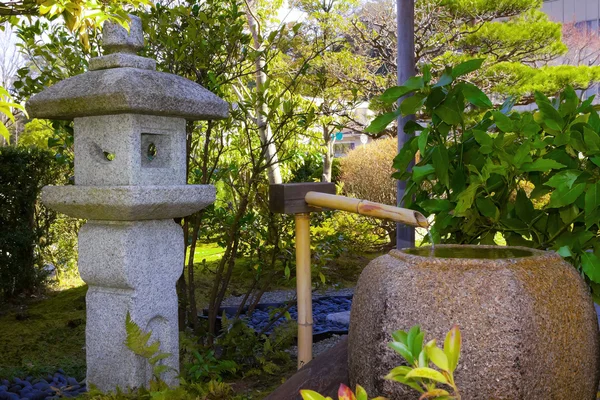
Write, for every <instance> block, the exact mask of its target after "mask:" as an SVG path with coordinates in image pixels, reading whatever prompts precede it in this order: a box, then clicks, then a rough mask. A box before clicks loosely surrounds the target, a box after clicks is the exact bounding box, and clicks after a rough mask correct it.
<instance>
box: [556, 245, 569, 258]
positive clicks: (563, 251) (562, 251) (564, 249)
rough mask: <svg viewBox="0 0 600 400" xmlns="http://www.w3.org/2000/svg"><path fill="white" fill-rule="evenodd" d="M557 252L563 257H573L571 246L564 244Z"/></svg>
mask: <svg viewBox="0 0 600 400" xmlns="http://www.w3.org/2000/svg"><path fill="white" fill-rule="evenodd" d="M556 252H557V253H558V255H559V256H561V257H563V258H567V257H573V253H572V252H571V248H570V247H569V246H562V247H561V248H560V249H558V250H556Z"/></svg>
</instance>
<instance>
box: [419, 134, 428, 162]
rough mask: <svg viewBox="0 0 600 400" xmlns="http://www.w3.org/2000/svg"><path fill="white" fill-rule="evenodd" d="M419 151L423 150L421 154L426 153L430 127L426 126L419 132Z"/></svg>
mask: <svg viewBox="0 0 600 400" xmlns="http://www.w3.org/2000/svg"><path fill="white" fill-rule="evenodd" d="M417 140H418V144H419V151H420V152H421V156H424V155H425V149H426V148H427V141H428V140H429V128H426V129H425V130H424V131H422V132H421V133H420V134H419V137H418V139H417Z"/></svg>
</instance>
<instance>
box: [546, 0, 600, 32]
mask: <svg viewBox="0 0 600 400" xmlns="http://www.w3.org/2000/svg"><path fill="white" fill-rule="evenodd" d="M542 10H543V11H544V12H545V13H546V14H548V15H549V16H550V18H551V19H552V20H554V21H560V22H567V23H568V22H584V21H593V20H595V21H596V26H598V25H597V21H598V19H600V0H546V1H544V4H543V6H542Z"/></svg>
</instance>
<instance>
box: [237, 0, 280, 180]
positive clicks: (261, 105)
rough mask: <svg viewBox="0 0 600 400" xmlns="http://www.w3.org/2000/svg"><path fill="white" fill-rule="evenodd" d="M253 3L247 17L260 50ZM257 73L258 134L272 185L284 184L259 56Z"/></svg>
mask: <svg viewBox="0 0 600 400" xmlns="http://www.w3.org/2000/svg"><path fill="white" fill-rule="evenodd" d="M253 4H254V3H253V2H252V1H247V2H246V17H247V19H248V29H249V30H250V33H251V34H252V40H253V44H254V48H255V49H256V50H259V49H260V48H261V47H262V44H261V43H260V33H259V32H260V26H259V25H258V24H259V22H258V21H257V19H256V17H255V15H254V13H253V11H252V9H251V7H252V5H253ZM254 65H255V68H256V71H255V72H254V77H255V80H256V94H257V96H256V107H255V109H256V125H257V126H258V134H259V135H260V141H261V143H262V145H263V146H265V147H266V148H265V159H266V161H267V172H268V175H269V183H270V184H279V183H282V179H281V170H280V168H279V158H278V156H277V147H276V146H275V143H274V142H273V132H272V131H271V125H269V121H268V118H267V116H268V115H269V107H268V105H267V103H266V101H265V87H264V86H265V82H266V81H267V74H265V57H264V55H263V54H259V55H258V56H257V57H256V60H255V61H254Z"/></svg>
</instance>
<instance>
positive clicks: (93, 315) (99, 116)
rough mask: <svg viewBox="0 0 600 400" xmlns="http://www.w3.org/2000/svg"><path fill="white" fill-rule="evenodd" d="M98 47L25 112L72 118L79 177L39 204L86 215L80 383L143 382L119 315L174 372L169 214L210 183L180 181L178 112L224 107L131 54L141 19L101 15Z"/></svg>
mask: <svg viewBox="0 0 600 400" xmlns="http://www.w3.org/2000/svg"><path fill="white" fill-rule="evenodd" d="M103 39H104V40H103V48H104V53H105V55H104V56H102V57H97V58H94V59H92V60H90V65H89V72H87V73H84V74H82V75H78V76H75V77H72V78H69V79H66V80H64V81H62V82H59V83H57V84H56V85H54V86H52V87H50V88H48V89H46V90H45V91H43V92H41V93H39V94H38V95H36V96H34V97H32V98H31V99H30V101H29V102H28V103H27V110H28V112H29V115H30V116H32V117H35V118H48V119H59V120H73V121H74V136H75V185H73V186H60V187H59V186H47V187H45V188H44V189H43V192H42V201H43V202H44V204H46V205H47V206H48V207H50V208H52V209H54V210H56V211H59V212H62V213H65V214H67V215H70V216H73V217H77V218H84V219H87V223H86V224H85V225H84V226H83V227H82V228H81V230H80V232H79V271H80V274H81V277H82V279H83V280H84V281H85V282H86V283H87V284H88V285H89V288H88V292H87V297H86V303H87V326H86V357H87V382H88V384H93V385H95V386H97V387H98V388H99V389H101V390H104V391H109V390H114V389H115V388H116V387H117V386H118V387H120V388H122V389H125V388H134V387H140V386H144V385H147V384H148V382H149V380H150V379H151V377H152V371H151V368H150V366H149V364H148V362H147V361H146V360H144V359H142V358H141V357H139V356H136V355H135V354H133V353H132V352H131V351H130V350H129V349H128V348H127V347H126V346H125V344H124V341H125V338H126V332H125V320H126V316H127V314H128V313H129V315H130V316H131V318H132V320H133V321H134V322H136V323H137V324H138V325H139V326H140V327H141V328H142V330H144V331H151V332H152V341H154V340H159V341H160V344H161V352H164V353H170V354H171V355H170V356H169V357H168V358H167V359H165V360H163V361H162V362H163V363H164V364H165V365H167V366H169V367H170V368H171V370H170V372H168V373H166V374H164V375H163V379H165V380H166V382H167V383H169V384H176V383H177V381H176V376H177V371H178V368H179V346H178V345H179V341H178V313H177V293H176V290H175V284H176V281H177V279H178V278H179V276H180V275H181V272H182V269H183V265H184V243H183V230H182V228H181V226H180V225H178V224H176V223H175V222H174V221H173V218H177V217H183V216H186V215H189V214H192V213H194V212H196V211H198V210H200V209H202V208H204V207H206V206H208V205H210V204H211V203H213V202H214V199H215V188H214V187H213V186H211V185H187V184H186V183H187V182H186V120H207V119H221V118H226V117H227V115H228V104H227V103H226V102H225V101H223V100H221V99H220V98H218V97H217V96H215V95H214V94H213V93H211V92H209V91H207V90H206V89H204V88H203V87H201V86H200V85H198V84H196V83H194V82H191V81H189V80H187V79H184V78H182V77H179V76H175V75H171V74H166V73H162V72H157V71H156V70H155V69H156V62H155V61H154V60H152V59H148V58H143V57H140V56H138V55H136V52H137V51H138V50H139V49H141V48H142V47H143V44H144V41H143V35H142V26H141V21H140V19H139V18H137V17H131V23H130V32H129V33H128V32H127V31H126V30H125V29H123V28H122V27H120V26H119V25H116V24H112V23H107V24H106V25H105V27H104V33H103Z"/></svg>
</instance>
